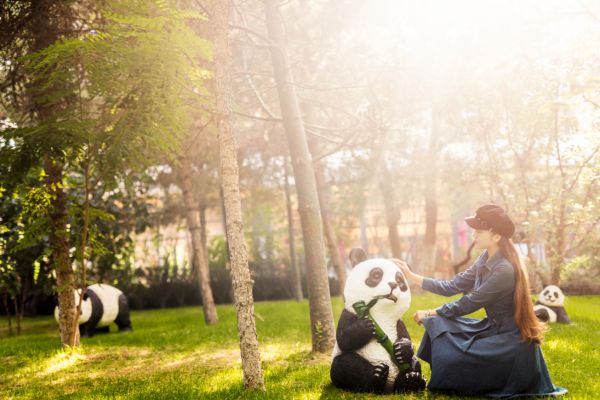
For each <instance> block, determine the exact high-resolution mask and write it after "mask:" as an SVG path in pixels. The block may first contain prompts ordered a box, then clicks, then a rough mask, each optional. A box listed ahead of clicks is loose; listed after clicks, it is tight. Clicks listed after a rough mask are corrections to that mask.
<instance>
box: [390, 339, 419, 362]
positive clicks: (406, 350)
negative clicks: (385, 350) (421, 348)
mask: <svg viewBox="0 0 600 400" xmlns="http://www.w3.org/2000/svg"><path fill="white" fill-rule="evenodd" d="M414 354H415V352H414V350H413V345H412V342H411V341H410V339H409V338H400V339H398V340H396V341H395V342H394V356H396V360H398V362H399V363H400V364H403V363H407V362H410V361H411V359H412V357H413V355H414Z"/></svg>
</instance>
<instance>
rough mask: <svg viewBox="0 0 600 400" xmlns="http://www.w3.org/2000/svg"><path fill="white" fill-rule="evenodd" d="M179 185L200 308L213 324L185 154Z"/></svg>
mask: <svg viewBox="0 0 600 400" xmlns="http://www.w3.org/2000/svg"><path fill="white" fill-rule="evenodd" d="M179 176H180V185H181V191H182V192H183V203H184V205H185V217H186V221H187V226H188V229H189V231H190V235H191V236H192V254H193V257H194V264H196V278H197V281H198V288H199V289H200V296H201V297H202V309H203V310H204V322H206V324H207V325H213V324H216V323H217V322H219V317H218V316H217V309H216V307H215V300H214V298H213V293H212V289H211V287H210V272H209V270H208V264H207V263H206V255H205V250H204V245H203V243H202V231H201V229H200V210H199V207H198V203H197V202H196V201H195V199H194V190H193V185H192V163H191V161H190V159H189V157H188V156H187V155H184V156H183V157H182V160H181V168H180V174H179Z"/></svg>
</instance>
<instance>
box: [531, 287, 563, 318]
mask: <svg viewBox="0 0 600 400" xmlns="http://www.w3.org/2000/svg"><path fill="white" fill-rule="evenodd" d="M533 309H534V310H535V315H536V316H537V317H538V319H539V320H540V321H543V322H560V323H563V324H570V323H571V320H570V319H569V316H568V315H567V311H566V310H565V295H564V294H563V292H562V290H560V288H559V287H558V286H554V285H549V286H546V287H545V288H544V289H543V290H542V291H541V292H540V294H539V295H538V300H537V301H536V302H535V306H534V307H533Z"/></svg>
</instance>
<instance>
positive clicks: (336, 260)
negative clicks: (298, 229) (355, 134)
mask: <svg viewBox="0 0 600 400" xmlns="http://www.w3.org/2000/svg"><path fill="white" fill-rule="evenodd" d="M315 179H316V181H317V194H318V196H319V207H320V208H321V219H322V220H323V231H324V232H325V238H326V239H327V246H328V247H329V256H330V257H331V262H332V264H333V267H334V268H335V273H336V275H337V278H338V293H339V295H340V296H342V297H344V287H345V286H346V266H345V265H344V260H343V258H342V256H341V255H340V251H339V250H338V240H337V235H336V233H335V228H334V226H333V223H332V222H331V216H330V214H329V188H328V187H327V184H326V182H325V172H324V170H323V165H322V163H320V162H318V163H316V166H315Z"/></svg>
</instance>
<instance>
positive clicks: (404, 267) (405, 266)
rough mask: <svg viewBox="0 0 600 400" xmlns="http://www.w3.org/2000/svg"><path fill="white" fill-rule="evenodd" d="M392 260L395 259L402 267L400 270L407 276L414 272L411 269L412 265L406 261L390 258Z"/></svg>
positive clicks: (399, 266)
mask: <svg viewBox="0 0 600 400" xmlns="http://www.w3.org/2000/svg"><path fill="white" fill-rule="evenodd" d="M390 260H391V261H393V262H394V263H395V264H396V265H397V266H398V268H400V271H402V273H403V274H404V276H406V277H407V278H408V277H409V276H410V275H411V274H412V271H411V270H410V267H409V266H408V264H407V263H406V261H402V260H401V259H399V258H390Z"/></svg>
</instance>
